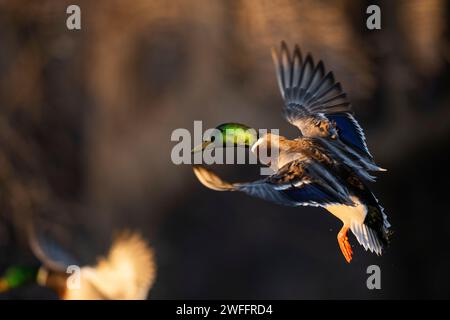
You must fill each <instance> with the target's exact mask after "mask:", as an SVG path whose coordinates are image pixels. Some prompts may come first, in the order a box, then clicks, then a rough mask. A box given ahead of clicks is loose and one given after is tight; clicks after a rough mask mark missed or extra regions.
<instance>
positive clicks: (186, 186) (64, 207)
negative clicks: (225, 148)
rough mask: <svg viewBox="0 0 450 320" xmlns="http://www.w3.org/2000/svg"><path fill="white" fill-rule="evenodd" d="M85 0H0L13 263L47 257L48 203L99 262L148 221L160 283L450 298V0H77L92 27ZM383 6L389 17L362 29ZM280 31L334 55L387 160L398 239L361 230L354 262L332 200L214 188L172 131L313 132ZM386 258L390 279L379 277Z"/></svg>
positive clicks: (313, 294) (188, 295)
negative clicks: (370, 246)
mask: <svg viewBox="0 0 450 320" xmlns="http://www.w3.org/2000/svg"><path fill="white" fill-rule="evenodd" d="M69 4H74V1H65V0H64V1H56V0H54V1H2V2H0V273H2V272H3V271H4V270H5V269H6V268H7V267H8V266H10V265H13V264H37V263H38V262H37V261H36V260H35V258H34V257H33V256H32V254H31V253H30V251H29V249H28V246H27V240H26V235H25V226H26V223H27V222H29V221H38V222H39V224H41V225H43V226H45V227H46V228H49V229H51V230H52V232H53V234H54V236H55V237H57V238H58V239H59V241H60V242H61V243H64V245H65V246H67V247H68V248H70V250H71V251H72V252H73V254H74V255H77V256H78V257H79V258H80V260H82V261H86V263H88V262H89V261H93V258H94V257H95V256H96V255H98V254H99V253H103V252H105V250H106V249H107V248H108V244H109V242H110V239H111V236H112V234H113V233H114V232H115V231H117V230H119V229H122V228H131V229H136V230H139V231H140V232H142V233H143V235H144V236H145V237H146V239H147V240H148V241H149V242H150V243H151V245H152V246H153V247H154V249H155V250H156V255H157V264H158V276H157V280H156V284H155V286H154V288H153V289H152V291H151V292H150V298H153V299H176V298H183V299H196V298H206V299H207V298H269V299H334V298H343V299H345V298H357V299H379V298H450V279H449V277H448V270H449V269H450V250H449V242H450V239H449V237H450V232H449V225H450V212H449V206H448V200H449V199H448V198H449V196H450V194H449V188H448V182H449V178H450V174H449V169H448V166H449V165H450V148H449V145H450V92H449V90H448V89H449V84H450V73H449V59H450V46H449V23H448V21H449V19H448V14H449V12H450V10H449V8H450V6H449V3H448V2H447V1H444V0H427V1H423V0H402V1H389V0H385V1H346V0H342V1H326V0H315V1H313V0H310V1H309V0H308V1H306V0H305V1H294V0H292V1H290V0H270V1H269V0H264V1H262V0H261V1H256V0H255V1H245V0H236V1H225V0H224V1H208V0H203V1H197V0H195V1H183V0H173V1H151V0H139V1H138V0H135V1H116V0H103V1H76V4H78V5H79V6H80V7H81V25H82V30H80V31H69V30H68V29H67V28H66V19H67V17H68V15H67V14H66V8H67V6H68V5H69ZM370 4H378V5H380V7H381V14H382V29H381V30H375V31H370V30H368V29H367V28H366V18H367V17H368V15H367V14H366V13H365V11H366V8H367V6H368V5H370ZM281 40H285V41H287V42H288V43H289V44H291V46H292V45H293V44H294V43H298V44H299V45H300V46H301V48H302V49H303V51H310V52H312V53H313V54H314V57H316V59H318V58H320V59H323V60H324V61H325V65H326V67H327V68H328V69H331V70H333V71H334V72H335V76H336V78H337V79H338V80H339V81H340V82H341V83H342V84H343V87H344V89H345V90H346V91H347V92H348V94H349V96H350V98H351V100H352V102H353V108H354V111H355V112H356V116H357V118H358V120H359V121H360V123H361V124H362V126H363V127H364V128H365V131H366V134H367V138H368V144H369V147H370V149H371V151H372V153H373V154H374V156H375V159H376V161H377V162H378V163H379V164H380V165H381V166H382V167H385V168H388V170H389V171H388V172H387V173H382V174H379V180H378V182H377V183H376V184H374V185H372V187H373V190H374V192H375V194H376V195H377V196H378V198H379V200H380V201H381V203H382V204H383V206H384V207H385V209H386V212H387V214H388V215H389V218H390V221H391V223H392V225H393V228H394V230H395V234H394V237H393V241H392V246H391V248H390V249H389V250H388V251H387V253H386V254H385V255H384V256H383V257H377V256H375V255H373V254H369V253H366V252H364V250H363V248H362V247H361V246H359V245H357V244H356V240H355V239H354V238H353V237H351V242H352V243H353V244H354V245H355V246H354V251H355V255H354V260H353V261H352V263H351V264H350V265H348V264H347V263H346V262H345V260H344V258H343V256H342V254H341V252H340V250H339V246H338V244H337V241H336V234H337V232H338V230H339V229H340V227H341V226H340V222H339V221H338V220H337V219H335V218H334V217H332V216H331V215H330V214H328V213H327V212H326V211H325V210H323V209H318V208H287V207H279V206H277V205H272V204H270V203H266V202H263V201H260V200H258V199H254V198H250V197H247V196H245V195H242V194H234V193H232V194H231V193H219V192H214V191H211V190H208V189H206V188H204V187H203V186H202V185H201V184H200V183H199V182H198V181H197V180H196V178H195V177H194V175H193V173H192V170H191V167H190V166H189V165H180V166H176V165H174V164H173V163H172V162H171V159H170V152H171V149H172V147H173V146H174V145H175V143H174V142H171V141H170V136H171V133H172V131H173V130H174V129H176V128H187V129H189V130H193V121H194V120H203V121H204V128H209V127H214V126H216V125H217V124H219V123H223V122H228V121H235V122H242V123H246V124H248V125H251V126H253V127H257V128H279V129H280V132H281V134H283V135H286V136H288V137H294V136H295V135H296V134H297V131H296V128H294V127H292V126H290V125H289V124H288V123H287V122H285V121H284V120H283V118H282V117H281V106H282V101H281V98H280V95H279V92H278V87H277V84H276V80H275V75H274V70H273V66H272V61H271V56H270V47H271V46H274V45H275V46H278V45H279V43H280V41H281ZM220 169H221V171H222V172H223V173H224V174H225V175H226V176H227V177H229V178H230V179H233V180H235V181H236V180H237V181H239V180H245V179H250V178H256V177H257V175H256V174H257V170H255V168H252V169H251V170H250V171H248V170H247V169H248V167H245V166H227V167H226V168H220ZM371 264H377V265H379V266H380V267H381V272H382V278H381V280H382V289H381V290H373V291H370V290H368V289H367V287H366V279H367V277H368V275H367V274H366V268H367V266H369V265H371ZM0 298H20V299H22V298H55V295H54V294H53V293H52V292H50V291H49V290H47V289H45V288H40V287H38V286H28V287H25V288H22V289H18V290H14V291H12V292H10V293H8V294H4V295H2V296H0Z"/></svg>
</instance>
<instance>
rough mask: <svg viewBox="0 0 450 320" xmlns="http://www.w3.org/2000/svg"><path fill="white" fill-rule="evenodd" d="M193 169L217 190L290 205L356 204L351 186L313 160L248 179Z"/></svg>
mask: <svg viewBox="0 0 450 320" xmlns="http://www.w3.org/2000/svg"><path fill="white" fill-rule="evenodd" d="M193 169H194V173H195V175H196V176H197V178H198V179H199V180H200V182H201V183H202V184H203V185H205V186H206V187H208V188H210V189H213V190H217V191H241V192H244V193H247V194H248V195H251V196H253V197H257V198H260V199H264V200H267V201H271V202H274V203H277V204H281V205H286V206H325V205H328V204H332V203H341V204H348V205H353V202H352V200H351V199H350V196H349V194H348V191H347V189H346V188H345V187H343V186H342V185H341V184H340V182H339V181H338V180H337V179H336V178H334V177H333V175H331V174H330V173H329V172H328V171H327V170H326V169H325V168H324V167H323V166H321V165H320V164H318V163H315V162H312V161H305V160H295V161H292V162H290V163H288V164H286V165H285V166H284V167H282V168H281V169H280V170H279V171H278V172H277V173H275V174H274V175H271V176H269V177H267V178H265V179H261V180H257V181H254V182H247V183H229V182H226V181H224V180H222V179H221V178H220V177H218V176H217V175H215V174H214V173H213V172H211V171H210V170H208V169H206V168H205V167H202V166H194V167H193Z"/></svg>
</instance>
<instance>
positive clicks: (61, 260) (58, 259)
mask: <svg viewBox="0 0 450 320" xmlns="http://www.w3.org/2000/svg"><path fill="white" fill-rule="evenodd" d="M28 241H29V245H30V248H31V250H32V252H33V254H34V255H35V256H36V258H38V259H39V261H41V263H42V264H43V265H44V266H45V267H47V268H48V269H49V270H53V271H60V272H66V270H67V267H68V266H70V265H79V262H78V260H77V259H75V258H74V257H73V256H71V255H70V254H69V253H68V252H67V251H66V250H64V249H63V248H62V247H61V246H60V245H58V244H57V242H56V241H55V240H52V239H51V238H50V236H49V235H44V234H43V233H42V232H38V231H36V230H35V229H34V227H30V228H29V230H28Z"/></svg>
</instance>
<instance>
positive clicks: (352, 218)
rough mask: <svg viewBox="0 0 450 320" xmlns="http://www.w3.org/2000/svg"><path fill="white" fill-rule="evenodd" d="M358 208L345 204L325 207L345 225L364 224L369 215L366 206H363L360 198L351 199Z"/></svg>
mask: <svg viewBox="0 0 450 320" xmlns="http://www.w3.org/2000/svg"><path fill="white" fill-rule="evenodd" d="M351 198H352V200H353V202H355V203H356V206H348V205H343V204H333V205H328V206H325V209H327V210H328V211H329V212H331V214H333V215H334V216H335V217H337V218H338V219H340V220H341V221H342V222H343V223H344V224H345V225H351V223H352V222H356V223H358V224H362V223H363V222H364V219H365V218H366V214H367V207H366V205H364V204H362V203H361V202H360V201H359V199H358V198H356V197H351Z"/></svg>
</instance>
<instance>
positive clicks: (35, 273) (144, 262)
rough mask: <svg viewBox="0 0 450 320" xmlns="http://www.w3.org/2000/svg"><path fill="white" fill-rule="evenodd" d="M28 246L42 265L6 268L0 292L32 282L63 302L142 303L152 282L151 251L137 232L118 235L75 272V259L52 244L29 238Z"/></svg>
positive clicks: (40, 238)
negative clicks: (105, 249) (104, 250)
mask: <svg viewBox="0 0 450 320" xmlns="http://www.w3.org/2000/svg"><path fill="white" fill-rule="evenodd" d="M30 245H31V248H32V251H33V252H34V254H35V255H36V257H37V258H38V259H39V260H40V261H41V263H42V266H41V267H40V268H30V267H19V266H17V267H11V268H9V269H8V270H7V271H6V273H5V275H4V276H3V277H2V278H0V292H5V291H8V290H10V289H13V288H18V287H21V286H24V285H26V284H30V283H33V282H36V283H38V284H39V285H41V286H45V287H48V288H51V289H53V290H54V291H55V292H56V293H57V294H58V296H59V297H60V298H61V299H65V300H116V299H133V300H142V299H146V298H147V295H148V291H149V290H150V288H151V287H152V285H153V283H154V281H155V275H156V267H155V262H154V254H153V251H152V249H150V247H149V246H148V245H147V243H146V242H145V241H144V240H143V239H142V237H141V236H140V235H139V234H137V233H132V232H128V231H125V232H122V233H121V234H120V235H119V236H118V237H117V238H116V239H115V240H114V242H113V243H112V245H111V247H110V249H109V253H108V255H107V256H106V257H100V258H99V259H98V262H97V264H96V265H95V266H80V267H79V269H78V268H77V266H79V264H77V262H76V260H75V259H73V258H72V257H71V256H70V254H68V253H66V252H65V251H64V250H62V249H61V247H59V246H58V245H57V244H56V243H54V242H50V241H47V240H44V238H42V237H35V236H32V237H31V240H30Z"/></svg>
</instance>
